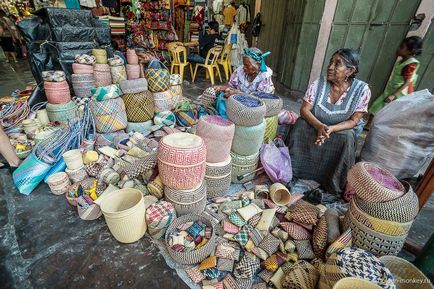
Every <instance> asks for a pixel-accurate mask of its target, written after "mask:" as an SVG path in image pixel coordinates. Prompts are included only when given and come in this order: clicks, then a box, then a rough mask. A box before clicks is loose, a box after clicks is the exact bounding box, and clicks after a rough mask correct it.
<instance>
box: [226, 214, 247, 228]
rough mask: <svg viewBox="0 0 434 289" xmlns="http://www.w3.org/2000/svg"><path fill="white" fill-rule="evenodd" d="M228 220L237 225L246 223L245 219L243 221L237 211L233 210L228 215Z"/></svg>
mask: <svg viewBox="0 0 434 289" xmlns="http://www.w3.org/2000/svg"><path fill="white" fill-rule="evenodd" d="M229 221H231V223H232V224H234V225H236V226H238V227H241V226H244V225H245V224H246V221H244V219H243V218H242V217H241V216H240V214H238V213H237V212H233V213H232V214H230V215H229Z"/></svg>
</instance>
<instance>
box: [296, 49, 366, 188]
mask: <svg viewBox="0 0 434 289" xmlns="http://www.w3.org/2000/svg"><path fill="white" fill-rule="evenodd" d="M359 58H360V55H359V52H358V51H357V50H355V49H347V48H344V49H339V50H338V51H336V52H335V54H333V57H332V58H331V60H330V64H329V65H328V68H327V77H326V78H324V77H321V78H320V79H318V80H316V81H314V82H313V83H312V84H311V85H310V86H309V88H308V90H307V92H306V95H305V97H304V101H303V105H302V107H301V109H300V113H301V118H299V119H298V120H297V122H296V123H295V125H294V127H293V129H292V131H291V133H290V141H289V152H290V155H291V162H292V168H293V174H294V176H295V177H297V178H300V179H308V180H314V181H316V182H318V183H320V184H321V185H322V186H323V187H324V188H325V189H326V190H327V191H328V192H329V193H336V194H340V193H342V192H343V191H344V190H345V185H346V180H347V172H348V170H349V169H350V168H351V166H352V165H353V164H354V162H355V153H356V140H357V136H356V133H357V131H361V130H362V129H363V124H364V123H363V121H362V120H361V118H362V116H363V114H365V113H366V112H367V109H368V103H369V99H370V97H371V91H370V89H369V87H368V85H367V84H366V83H364V82H363V81H360V80H358V79H356V78H355V76H356V74H357V72H358V71H359Z"/></svg>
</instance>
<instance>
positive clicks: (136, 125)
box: [126, 119, 154, 133]
mask: <svg viewBox="0 0 434 289" xmlns="http://www.w3.org/2000/svg"><path fill="white" fill-rule="evenodd" d="M153 125H154V122H153V121H152V119H151V120H148V121H145V122H129V123H128V124H127V129H126V131H127V133H130V132H144V131H149V130H150V128H151V126H153Z"/></svg>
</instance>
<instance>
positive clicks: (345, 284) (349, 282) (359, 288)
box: [333, 277, 382, 289]
mask: <svg viewBox="0 0 434 289" xmlns="http://www.w3.org/2000/svg"><path fill="white" fill-rule="evenodd" d="M381 288H382V287H380V286H378V285H377V284H375V283H372V282H370V281H368V280H363V279H360V278H356V277H347V278H343V279H341V280H339V281H338V282H337V283H336V284H335V286H333V289H381Z"/></svg>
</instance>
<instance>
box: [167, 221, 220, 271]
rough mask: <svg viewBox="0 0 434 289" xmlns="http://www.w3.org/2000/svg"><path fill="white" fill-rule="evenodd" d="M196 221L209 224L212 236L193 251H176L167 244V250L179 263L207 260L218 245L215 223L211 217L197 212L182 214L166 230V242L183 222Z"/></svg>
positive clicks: (194, 262)
mask: <svg viewBox="0 0 434 289" xmlns="http://www.w3.org/2000/svg"><path fill="white" fill-rule="evenodd" d="M194 221H201V222H202V223H204V224H206V225H207V226H209V227H211V228H212V235H211V238H210V239H209V240H208V242H207V243H206V244H205V245H204V246H203V247H201V248H200V249H198V250H194V251H191V252H176V251H174V250H172V248H170V247H169V246H167V251H168V253H169V255H170V256H171V257H172V258H173V260H175V261H176V262H177V263H180V264H184V265H191V264H196V263H199V262H202V261H203V260H205V259H206V258H207V257H208V256H209V255H211V254H212V252H213V250H214V248H215V246H216V234H215V227H214V224H213V223H212V221H211V220H210V219H208V218H207V217H205V216H201V215H196V214H188V215H184V216H181V217H179V218H177V219H175V220H174V221H173V222H172V223H171V224H170V226H169V228H168V229H167V231H166V238H165V240H166V244H167V243H168V241H169V236H170V234H171V233H173V232H176V231H177V229H176V228H177V227H179V226H180V225H182V224H185V223H187V222H194Z"/></svg>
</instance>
